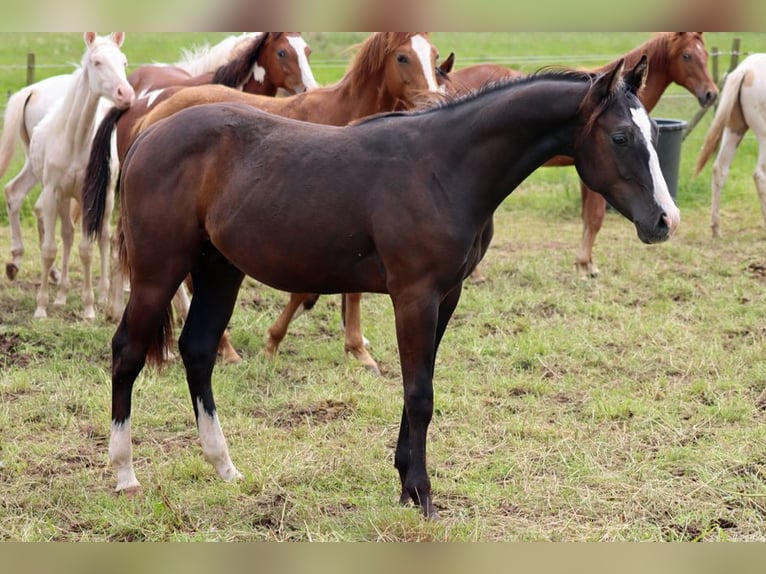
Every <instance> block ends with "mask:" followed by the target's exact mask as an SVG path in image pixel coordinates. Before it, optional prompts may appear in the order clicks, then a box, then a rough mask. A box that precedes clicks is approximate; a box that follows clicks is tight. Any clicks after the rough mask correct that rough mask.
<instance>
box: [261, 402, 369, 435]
mask: <svg viewBox="0 0 766 574" xmlns="http://www.w3.org/2000/svg"><path fill="white" fill-rule="evenodd" d="M353 412H354V405H353V404H351V403H347V402H343V401H335V400H333V399H325V400H322V401H318V402H315V403H311V404H309V405H287V406H285V407H283V408H281V409H279V410H278V411H277V412H266V411H265V410H263V409H255V410H253V415H254V416H256V417H258V418H268V419H271V422H272V424H273V425H274V426H277V427H280V428H286V429H290V428H295V427H297V426H299V425H303V424H305V423H307V422H309V423H312V424H325V423H329V422H332V421H335V420H339V419H345V418H348V417H349V416H351V414H352V413H353Z"/></svg>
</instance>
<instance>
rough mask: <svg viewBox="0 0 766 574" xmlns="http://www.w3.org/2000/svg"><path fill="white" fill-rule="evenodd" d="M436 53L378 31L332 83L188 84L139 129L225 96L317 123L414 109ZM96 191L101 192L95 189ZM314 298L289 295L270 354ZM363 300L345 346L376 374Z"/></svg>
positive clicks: (418, 38)
mask: <svg viewBox="0 0 766 574" xmlns="http://www.w3.org/2000/svg"><path fill="white" fill-rule="evenodd" d="M437 56H438V54H437V53H436V48H435V47H434V46H433V44H431V42H430V40H429V36H428V34H425V33H404V32H403V33H399V32H378V33H376V34H372V35H371V36H370V37H368V38H367V39H366V40H365V41H364V42H363V43H362V45H361V46H360V47H359V50H358V51H357V54H356V56H355V57H354V59H353V61H352V62H351V64H350V65H349V68H348V71H347V72H346V73H345V75H344V76H343V78H342V79H341V80H339V81H338V82H337V83H335V84H334V85H332V86H328V87H325V88H320V89H317V90H313V91H311V92H307V93H305V94H298V95H296V96H292V97H288V98H276V99H274V98H263V97H257V96H252V95H250V94H244V93H240V92H235V91H233V90H231V89H227V88H224V87H221V86H204V87H198V88H187V89H184V90H181V91H179V93H178V94H176V95H174V96H173V97H171V98H169V99H167V100H166V101H165V102H163V103H162V104H159V105H157V106H156V107H155V108H154V110H152V111H151V112H150V113H149V114H147V115H146V116H144V118H143V120H142V121H141V123H140V124H139V125H138V126H137V131H141V130H142V129H145V128H146V127H147V126H149V125H152V124H153V123H156V122H157V121H159V120H160V119H162V118H165V117H167V116H169V115H172V114H173V113H175V112H177V111H178V110H180V109H183V108H186V107H189V106H192V105H197V104H200V103H212V102H224V101H238V102H242V103H246V104H248V105H251V106H254V107H257V108H259V109H262V110H265V111H268V112H271V113H274V114H277V115H280V116H285V117H289V118H295V119H300V120H305V121H309V122H313V123H320V124H330V125H338V126H340V125H345V124H347V123H349V122H350V121H352V120H356V119H359V118H363V117H365V116H369V115H372V114H375V113H380V112H387V111H394V110H397V109H407V108H412V107H414V106H416V105H417V103H418V102H419V101H420V100H421V99H422V97H423V96H426V95H428V94H433V93H435V92H439V91H440V88H439V86H438V82H437V78H436V67H435V63H436V60H437ZM95 150H97V147H96V144H94V154H96V153H97V151H95ZM94 168H95V166H94ZM96 187H98V186H96ZM89 195H90V194H89ZM93 196H94V197H97V194H93ZM310 297H311V294H310V293H294V294H292V295H291V297H290V301H289V302H288V304H287V306H286V307H285V308H284V310H283V311H282V313H281V315H280V317H279V318H278V319H277V321H275V323H274V324H273V325H272V326H271V327H270V328H269V331H268V333H269V339H268V342H267V344H266V352H267V353H268V354H270V355H273V354H275V353H276V352H277V349H278V347H279V344H280V342H281V341H282V339H283V338H284V337H285V335H286V333H287V329H288V326H289V324H290V322H291V321H292V319H293V318H295V317H296V316H297V313H298V312H299V311H300V310H301V309H302V305H303V303H304V302H305V301H307V300H308V299H309V298H310ZM360 299H361V294H359V293H350V294H346V295H345V296H344V308H345V313H344V325H345V338H346V340H345V351H346V352H347V353H351V354H352V355H353V356H354V357H356V359H357V360H358V361H360V362H361V363H362V364H363V365H365V366H366V367H367V368H368V369H370V370H372V371H373V372H375V373H378V372H379V369H378V365H377V363H376V362H375V360H374V359H373V358H372V356H370V354H369V352H368V351H367V349H366V348H365V345H364V338H363V337H362V332H361V319H360V314H359V313H360V311H359V307H360V303H359V301H360Z"/></svg>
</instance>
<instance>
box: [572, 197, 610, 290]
mask: <svg viewBox="0 0 766 574" xmlns="http://www.w3.org/2000/svg"><path fill="white" fill-rule="evenodd" d="M580 191H581V193H582V223H583V230H582V239H581V241H580V248H579V249H578V250H577V254H576V255H575V267H577V271H578V273H579V274H580V278H581V279H587V278H588V277H598V273H599V271H598V268H597V267H596V266H595V265H594V263H593V244H594V243H595V242H596V235H598V232H599V231H601V225H602V224H603V222H604V214H605V213H606V199H604V197H603V196H602V195H600V194H598V193H596V192H595V191H593V190H591V189H589V188H588V187H587V186H586V185H585V184H584V183H583V182H580Z"/></svg>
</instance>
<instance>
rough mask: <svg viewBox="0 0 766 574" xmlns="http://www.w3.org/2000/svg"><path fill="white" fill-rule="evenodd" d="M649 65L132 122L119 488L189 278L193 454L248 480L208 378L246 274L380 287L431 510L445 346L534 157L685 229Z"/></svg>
mask: <svg viewBox="0 0 766 574" xmlns="http://www.w3.org/2000/svg"><path fill="white" fill-rule="evenodd" d="M645 71H646V60H645V59H644V60H641V62H640V63H639V64H638V65H637V66H636V68H635V69H634V70H633V72H632V73H630V74H628V75H627V76H625V80H623V73H622V72H623V62H622V61H620V62H618V64H617V65H615V66H614V67H613V68H612V69H610V70H608V71H607V72H606V73H604V74H600V75H595V74H587V73H583V72H570V73H563V72H559V73H544V74H540V75H534V76H530V77H528V78H523V79H521V80H518V81H514V82H510V83H507V84H502V85H497V86H495V87H493V88H490V89H487V90H484V91H481V92H479V93H477V94H474V95H471V96H469V97H466V98H462V99H458V100H457V101H455V102H450V103H446V104H442V105H440V106H436V107H434V108H430V109H428V110H425V111H420V112H393V113H391V114H383V115H379V116H375V117H373V118H371V119H370V120H368V121H362V122H358V123H356V124H354V125H350V126H344V127H334V126H324V125H318V124H313V123H308V122H299V121H295V120H292V119H287V118H281V117H278V116H275V115H273V114H266V113H263V112H262V111H260V110H257V109H255V108H253V107H252V106H247V105H242V104H238V103H223V104H208V105H199V106H192V107H189V108H188V109H185V110H182V111H179V112H178V113H176V114H175V115H173V116H171V117H169V118H167V119H166V120H165V121H162V122H158V123H157V124H155V125H154V126H152V127H151V128H149V129H147V130H146V131H144V132H143V133H142V134H140V135H139V136H138V137H137V138H136V140H135V141H134V143H133V145H131V147H130V149H129V150H128V154H127V156H126V158H125V162H124V163H123V167H122V175H121V188H120V194H119V196H120V202H121V203H120V213H121V215H122V219H123V226H122V231H123V234H122V235H121V239H122V240H123V242H124V245H123V246H124V249H122V250H121V253H122V254H124V263H125V264H126V266H127V268H128V269H129V273H130V277H131V294H130V299H129V301H128V304H127V306H126V308H125V313H124V315H123V317H122V321H121V322H120V325H119V327H118V328H117V331H116V332H115V334H114V337H113V338H112V430H111V437H110V442H109V458H110V461H111V464H112V466H113V469H114V471H115V473H116V478H117V487H116V489H117V491H119V492H125V493H128V494H130V493H134V492H136V491H138V490H139V489H140V484H139V482H138V480H137V478H136V475H135V472H134V469H133V454H132V440H131V396H132V390H133V384H134V382H135V380H136V377H137V376H138V374H139V373H140V371H141V370H142V368H143V366H144V364H145V362H146V361H147V359H148V360H150V361H161V360H162V359H163V357H164V355H165V350H166V348H167V345H169V344H170V342H171V341H172V332H171V330H172V320H171V316H170V301H171V299H172V298H173V294H174V293H175V291H176V289H177V288H178V286H179V285H180V284H181V283H182V282H183V280H184V278H185V277H186V276H187V275H188V274H189V273H191V275H192V277H193V280H194V295H193V298H192V303H191V308H190V310H189V316H188V317H187V320H186V323H185V325H184V328H183V332H182V333H181V337H180V339H179V348H180V353H181V357H182V359H183V362H184V366H185V369H186V378H187V382H188V386H189V392H190V395H191V402H192V407H193V410H194V413H195V417H196V420H197V427H198V430H199V434H200V439H201V445H202V451H203V454H204V457H205V459H206V460H208V461H209V462H210V463H211V464H212V465H213V467H214V468H215V470H216V472H217V473H218V475H219V476H221V477H222V478H223V479H225V480H234V479H237V478H240V477H241V476H242V475H241V474H240V473H239V471H238V470H237V469H236V467H235V466H234V464H233V463H232V461H231V458H230V456H229V452H228V448H227V446H226V439H225V437H224V435H223V432H222V430H221V426H220V423H219V419H218V415H217V411H216V406H215V402H214V399H213V391H212V386H211V375H212V372H213V369H214V367H215V361H216V349H217V346H218V341H219V339H220V337H221V334H222V333H223V331H224V329H225V328H226V325H227V323H228V321H229V318H230V317H231V314H232V311H233V309H234V306H235V303H236V299H237V293H238V291H239V288H240V285H241V283H242V281H243V279H244V277H245V275H248V276H250V277H253V278H255V279H256V280H258V281H261V282H263V283H265V284H267V285H270V286H272V287H274V288H276V289H281V290H284V291H289V292H296V293H299V292H312V293H348V292H374V293H388V294H389V296H390V298H391V301H392V303H393V309H394V315H395V323H396V335H397V341H398V347H399V356H400V361H401V372H402V379H403V387H404V404H403V409H402V418H401V425H400V430H399V438H398V442H397V446H396V454H395V457H394V461H395V466H396V468H397V470H398V472H399V478H400V481H401V488H402V490H401V497H400V501H401V502H402V503H408V502H410V501H412V502H414V503H415V504H417V505H418V506H419V507H420V509H421V511H422V513H423V514H424V515H425V516H426V517H435V516H436V511H435V507H434V504H433V499H432V495H431V483H430V479H429V477H428V472H427V470H426V436H427V430H428V426H429V423H430V421H431V417H432V414H433V375H434V366H435V362H436V355H437V351H438V347H439V343H440V341H441V340H442V336H443V335H444V332H445V329H446V328H447V323H448V322H449V320H450V317H451V316H452V313H453V311H454V310H455V308H456V306H457V304H458V301H459V299H460V294H461V290H462V285H463V280H464V279H465V278H466V277H467V276H468V274H469V273H470V272H471V270H472V269H473V267H474V266H475V265H476V263H477V262H478V261H479V260H480V259H481V257H482V256H483V255H484V252H485V250H486V248H487V245H488V239H489V238H488V237H487V234H486V229H487V225H488V224H490V223H491V221H492V217H493V214H494V211H495V210H496V209H497V207H498V206H499V205H500V204H501V203H502V202H503V201H504V200H505V199H506V197H507V196H508V194H510V193H511V191H512V190H513V189H515V188H516V187H517V186H518V185H519V184H520V183H521V182H522V181H523V180H524V179H525V178H526V177H527V176H529V174H531V173H532V172H533V171H534V170H535V169H537V167H538V166H540V165H542V164H543V163H545V162H546V161H547V160H549V159H550V158H552V157H554V156H556V155H566V156H569V157H573V158H574V160H575V165H576V167H577V170H578V173H579V174H580V176H581V177H582V178H583V179H584V180H585V181H586V182H587V183H588V185H589V186H590V187H591V188H593V189H595V190H598V191H599V192H601V193H603V194H604V195H605V197H606V198H607V199H608V200H609V202H610V203H611V204H612V205H613V206H614V207H615V208H616V209H617V210H618V211H619V212H620V213H622V214H623V215H624V216H625V217H627V218H628V219H629V220H630V221H632V222H633V223H634V224H635V226H636V229H637V232H638V236H639V238H640V239H641V240H642V241H644V242H645V243H654V242H659V241H664V240H666V239H668V238H669V237H670V236H671V235H672V233H673V232H674V230H675V229H676V227H677V225H678V223H679V220H680V214H679V212H678V209H677V207H676V206H675V204H674V202H673V200H672V198H671V197H670V194H669V193H668V189H667V185H666V184H665V180H664V179H663V176H662V172H661V171H660V168H659V161H658V158H657V152H656V151H655V149H654V146H653V144H652V139H653V136H654V134H655V133H656V129H657V128H656V125H654V123H653V122H652V120H651V119H650V118H649V116H648V114H647V113H646V111H645V110H644V108H643V106H642V105H641V102H640V101H639V100H638V98H637V97H636V96H635V92H636V91H637V90H638V89H639V87H640V86H641V84H642V83H643V81H644V74H645ZM456 158H458V159H459V160H460V161H455V160H456ZM95 213H96V212H95V211H90V212H88V214H89V217H88V219H89V221H88V222H87V224H88V228H89V229H92V230H98V229H99V228H100V222H99V221H98V218H95V219H93V218H92V216H93V215H95ZM158 214H161V216H158ZM169 229H172V233H168V230H169ZM296 230H299V231H298V232H296Z"/></svg>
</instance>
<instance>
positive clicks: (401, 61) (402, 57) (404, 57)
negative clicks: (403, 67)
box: [396, 54, 410, 64]
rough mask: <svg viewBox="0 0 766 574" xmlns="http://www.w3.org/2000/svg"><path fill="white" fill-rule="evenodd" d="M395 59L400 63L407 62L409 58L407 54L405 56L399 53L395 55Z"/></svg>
mask: <svg viewBox="0 0 766 574" xmlns="http://www.w3.org/2000/svg"><path fill="white" fill-rule="evenodd" d="M396 61H397V62H399V63H400V64H407V63H409V61H410V60H409V58H408V57H407V56H405V55H404V54H399V55H398V56H397V57H396Z"/></svg>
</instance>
